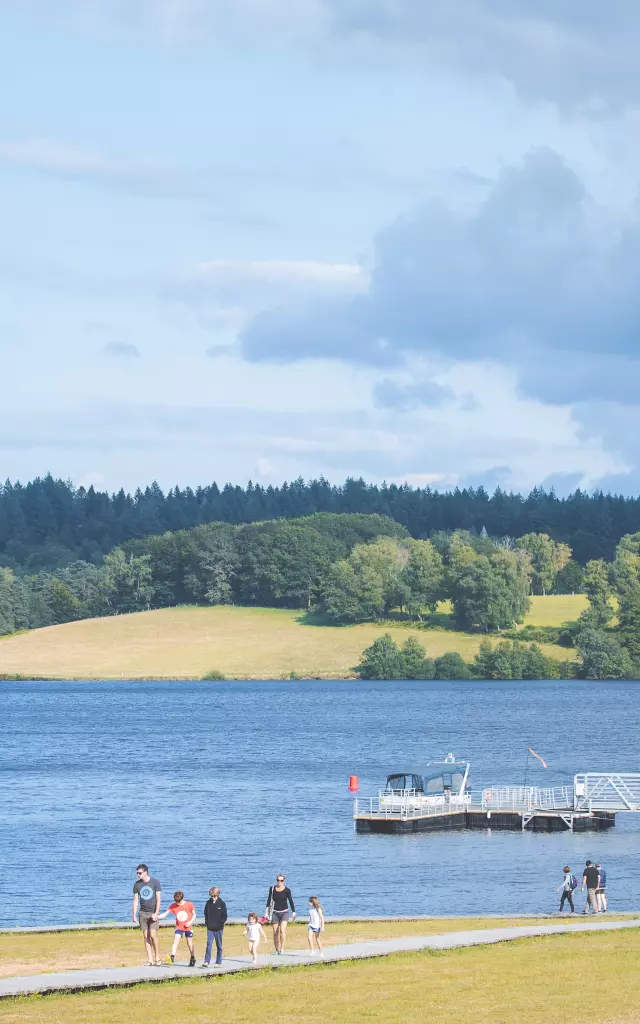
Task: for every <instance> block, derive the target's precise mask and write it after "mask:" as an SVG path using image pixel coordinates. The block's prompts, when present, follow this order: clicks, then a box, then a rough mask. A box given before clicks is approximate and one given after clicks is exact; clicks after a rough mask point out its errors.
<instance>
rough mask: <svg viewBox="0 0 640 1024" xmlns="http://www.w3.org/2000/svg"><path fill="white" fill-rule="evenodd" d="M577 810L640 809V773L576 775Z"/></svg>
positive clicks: (574, 796)
mask: <svg viewBox="0 0 640 1024" xmlns="http://www.w3.org/2000/svg"><path fill="white" fill-rule="evenodd" d="M573 805H574V809H575V810H576V811H590V812H597V811H610V812H612V813H614V814H615V813H616V812H618V811H635V812H638V811H640V772H586V773H585V774H583V775H576V776H574V780H573Z"/></svg>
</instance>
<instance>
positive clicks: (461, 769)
mask: <svg viewBox="0 0 640 1024" xmlns="http://www.w3.org/2000/svg"><path fill="white" fill-rule="evenodd" d="M468 774H469V762H468V761H456V760H455V758H454V757H453V755H451V754H449V755H448V757H446V758H445V760H444V761H432V762H431V763H430V764H428V765H427V766H426V767H425V768H424V769H423V770H422V771H416V772H413V771H404V772H394V773H393V774H392V775H388V776H387V785H386V791H387V792H388V793H393V792H399V791H402V790H415V792H417V793H425V794H432V793H433V794H435V793H444V792H445V791H448V792H450V793H461V792H462V791H463V790H464V788H465V785H466V781H467V776H468Z"/></svg>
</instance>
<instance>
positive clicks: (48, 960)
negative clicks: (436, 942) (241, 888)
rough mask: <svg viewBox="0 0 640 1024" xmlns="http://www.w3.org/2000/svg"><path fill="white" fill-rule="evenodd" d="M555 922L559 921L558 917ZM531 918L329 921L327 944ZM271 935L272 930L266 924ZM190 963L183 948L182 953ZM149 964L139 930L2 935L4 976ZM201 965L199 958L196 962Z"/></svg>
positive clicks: (238, 941) (303, 935) (0, 974)
mask: <svg viewBox="0 0 640 1024" xmlns="http://www.w3.org/2000/svg"><path fill="white" fill-rule="evenodd" d="M554 920H555V919H554ZM531 924H532V921H531V918H528V919H526V918H525V919H520V918H515V917H514V918H512V919H509V920H506V919H502V918H501V919H500V920H496V919H495V918H433V919H432V920H430V921H336V922H335V923H334V922H329V923H328V924H327V926H326V930H325V933H324V936H323V941H324V944H325V946H326V947H327V948H328V947H329V946H335V945H338V944H341V943H347V942H362V941H364V940H367V941H368V940H371V941H374V940H378V939H395V938H399V937H403V936H407V935H436V934H440V933H442V932H459V931H466V930H467V929H477V928H496V927H498V928H511V927H512V926H513V927H515V926H520V925H531ZM242 931H243V926H242V925H236V924H231V925H227V927H226V928H225V933H224V951H225V956H236V955H238V954H241V953H246V952H247V940H246V938H244V937H243V935H242ZM265 931H266V933H267V936H268V935H269V931H270V929H269V928H268V927H267V926H265ZM172 941H173V928H161V929H160V952H161V954H162V955H165V954H166V953H168V952H169V950H170V948H171V943H172ZM194 945H195V950H196V956H197V957H199V958H201V957H202V954H203V952H204V948H205V945H206V930H205V928H204V927H202V926H197V927H196V928H195V930H194ZM287 948H288V949H306V948H307V925H306V923H303V922H302V923H300V924H290V925H289V928H288V930H287ZM271 949H272V946H271V943H270V942H268V943H267V944H266V945H263V947H262V952H263V953H264V952H270V951H271ZM181 957H182V959H184V960H185V961H186V960H187V959H188V955H187V952H186V947H185V946H184V944H183V948H182V950H181V952H180V953H179V954H178V962H181ZM145 960H146V956H145V951H144V946H143V944H142V939H141V937H140V932H139V931H138V929H137V928H109V929H104V930H95V931H73V932H42V933H41V934H37V933H36V934H24V935H20V936H19V938H17V939H16V937H15V936H14V935H6V934H5V935H0V978H8V977H12V976H14V975H27V974H40V973H42V972H47V973H50V972H52V971H73V970H77V971H80V970H88V969H89V968H94V967H95V968H102V967H135V966H137V965H139V964H142V963H144V962H145ZM198 962H200V960H199V961H198Z"/></svg>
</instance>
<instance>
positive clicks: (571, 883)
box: [556, 864, 578, 914]
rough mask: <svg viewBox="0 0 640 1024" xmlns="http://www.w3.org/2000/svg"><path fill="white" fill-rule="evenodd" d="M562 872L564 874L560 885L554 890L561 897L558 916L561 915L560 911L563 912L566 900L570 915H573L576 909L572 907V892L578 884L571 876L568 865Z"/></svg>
mask: <svg viewBox="0 0 640 1024" xmlns="http://www.w3.org/2000/svg"><path fill="white" fill-rule="evenodd" d="M562 870H563V872H564V878H563V879H562V885H560V886H559V887H558V888H557V889H556V892H560V891H562V896H561V897H560V910H559V911H558V913H559V914H561V913H562V910H563V908H564V904H565V900H566V902H567V903H568V904H569V906H570V907H571V913H572V914H575V912H576V908H575V907H574V905H573V890H574V889H575V888H576V887H577V885H578V882H577V880H576V879H575V878H574V877H573V875H572V874H571V868H570V867H569V865H568V864H565V866H564V867H563V869H562Z"/></svg>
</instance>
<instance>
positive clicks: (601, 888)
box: [596, 864, 607, 914]
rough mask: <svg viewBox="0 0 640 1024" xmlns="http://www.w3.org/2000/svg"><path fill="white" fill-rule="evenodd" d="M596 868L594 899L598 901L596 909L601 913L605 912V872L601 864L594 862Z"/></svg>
mask: <svg viewBox="0 0 640 1024" xmlns="http://www.w3.org/2000/svg"><path fill="white" fill-rule="evenodd" d="M596 867H597V869H598V873H599V876H600V877H599V878H598V888H597V889H596V901H597V903H598V910H599V911H600V913H601V914H606V912H607V872H606V871H605V869H604V868H603V866H602V864H596Z"/></svg>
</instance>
